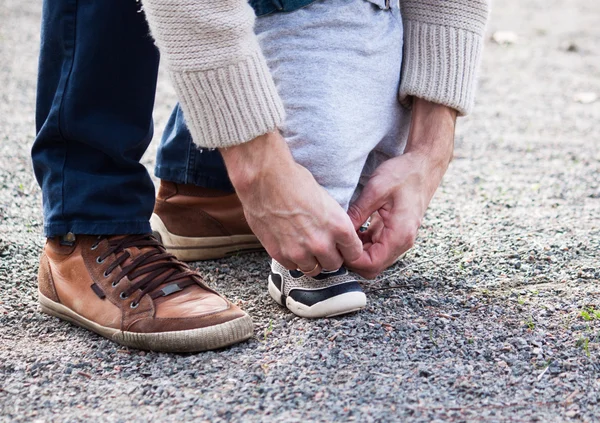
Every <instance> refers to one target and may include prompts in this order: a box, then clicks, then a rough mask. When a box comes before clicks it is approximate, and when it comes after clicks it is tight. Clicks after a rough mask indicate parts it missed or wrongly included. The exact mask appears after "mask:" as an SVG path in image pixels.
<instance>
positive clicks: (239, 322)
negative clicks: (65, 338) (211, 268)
mask: <svg viewBox="0 0 600 423" xmlns="http://www.w3.org/2000/svg"><path fill="white" fill-rule="evenodd" d="M38 298H39V302H40V309H41V311H42V312H44V313H46V314H49V315H51V316H55V317H58V318H60V319H63V320H66V321H68V322H71V323H73V324H75V325H77V326H81V327H83V328H85V329H88V330H91V331H92V332H96V333H97V334H98V335H101V336H103V337H105V338H108V339H110V340H112V341H114V342H117V343H119V344H121V345H125V346H127V347H131V348H137V349H141V350H151V351H161V352H200V351H207V350H214V349H218V348H223V347H227V346H229V345H233V344H237V343H238V342H242V341H245V340H247V339H249V338H251V337H252V335H254V325H253V324H252V319H251V318H250V316H248V315H245V316H243V317H240V318H238V319H235V320H231V321H229V322H225V323H221V324H220V325H215V326H209V327H205V328H198V329H191V330H183V331H173V332H155V333H138V332H127V331H122V330H119V329H114V328H109V327H106V326H101V325H99V324H97V323H95V322H92V321H91V320H88V319H86V318H85V317H83V316H81V315H79V314H77V313H75V312H74V311H73V310H71V309H70V308H68V307H65V306H64V305H62V304H60V303H57V302H55V301H52V300H51V299H49V298H48V297H45V296H44V295H43V294H42V293H41V292H39V291H38Z"/></svg>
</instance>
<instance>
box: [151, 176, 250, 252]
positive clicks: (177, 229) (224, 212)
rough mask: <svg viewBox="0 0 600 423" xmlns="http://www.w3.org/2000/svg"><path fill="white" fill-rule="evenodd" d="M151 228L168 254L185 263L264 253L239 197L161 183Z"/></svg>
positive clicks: (215, 191)
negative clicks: (255, 252)
mask: <svg viewBox="0 0 600 423" xmlns="http://www.w3.org/2000/svg"><path fill="white" fill-rule="evenodd" d="M150 224H151V225H152V230H153V231H154V235H155V236H156V237H157V238H159V239H160V240H161V241H162V242H163V243H164V245H165V247H166V248H167V250H168V251H169V252H170V253H172V254H174V255H175V256H176V257H177V258H178V259H179V260H183V261H195V260H210V259H216V258H222V257H227V256H229V255H232V254H235V253H241V252H250V251H258V250H262V245H261V244H260V241H259V240H258V238H256V236H254V234H253V233H252V230H251V229H250V227H249V226H248V223H247V222H246V219H245V217H244V210H243V208H242V203H240V200H239V198H238V196H237V194H229V193H225V192H222V191H218V190H213V189H208V188H201V187H198V186H195V185H184V184H175V183H173V182H167V181H161V183H160V188H159V190H158V196H157V198H156V205H155V207H154V214H153V215H152V218H151V219H150Z"/></svg>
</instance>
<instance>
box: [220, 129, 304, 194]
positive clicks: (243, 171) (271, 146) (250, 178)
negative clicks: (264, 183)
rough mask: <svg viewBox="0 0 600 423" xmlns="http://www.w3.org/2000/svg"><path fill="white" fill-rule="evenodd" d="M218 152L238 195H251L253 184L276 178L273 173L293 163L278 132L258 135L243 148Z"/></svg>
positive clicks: (242, 145)
mask: <svg viewBox="0 0 600 423" xmlns="http://www.w3.org/2000/svg"><path fill="white" fill-rule="evenodd" d="M219 151H220V152H221V155H222V156H223V161H224V162H225V166H226V167H227V172H228V174H229V178H230V180H231V183H232V184H233V186H234V187H235V188H236V190H237V191H238V193H242V194H243V193H244V192H247V191H252V187H253V186H254V185H255V183H256V182H257V181H260V180H261V179H264V178H268V177H274V176H277V175H273V173H272V172H273V170H276V169H277V168H279V167H280V166H283V168H285V167H286V166H290V165H292V164H294V163H295V161H294V158H293V157H292V154H291V152H290V150H289V148H288V146H287V143H286V142H285V140H284V139H283V137H282V136H281V135H280V134H279V132H278V131H273V132H269V133H267V134H264V135H261V136H259V137H257V138H255V139H253V140H252V141H250V142H247V143H244V144H240V145H236V146H233V147H227V148H221V149H219ZM276 173H277V172H276ZM279 176H281V175H279Z"/></svg>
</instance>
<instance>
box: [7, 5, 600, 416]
mask: <svg viewBox="0 0 600 423" xmlns="http://www.w3.org/2000/svg"><path fill="white" fill-rule="evenodd" d="M39 19H40V4H39V0H38V1H35V2H21V1H18V0H0V22H1V23H0V87H1V88H0V151H1V156H0V157H1V160H0V420H2V421H40V422H42V421H66V420H68V421H90V420H92V421H94V420H106V421H147V420H150V419H154V420H158V421H163V420H183V419H185V420H192V419H195V420H197V421H290V422H291V421H332V420H337V421H361V422H369V421H422V422H431V421H597V420H598V419H599V417H598V416H600V399H599V396H600V313H598V314H594V312H593V310H592V309H594V308H595V309H597V310H600V302H599V300H600V285H599V283H598V282H599V280H600V263H599V261H600V260H599V258H600V176H599V175H600V142H599V138H600V135H599V132H598V122H599V121H600V101H595V102H593V101H592V102H591V103H590V102H589V101H590V100H593V98H587V99H586V95H581V93H595V94H596V95H598V96H600V59H599V58H600V27H599V26H598V22H599V21H600V6H599V5H598V4H597V2H594V1H593V0H581V1H577V2H575V1H568V0H545V1H541V0H535V1H528V2H520V1H518V0H503V1H502V2H501V3H500V2H498V4H497V5H496V8H495V10H494V14H493V19H492V22H491V24H490V28H489V29H490V37H491V35H492V34H493V33H495V32H496V31H498V30H503V31H513V33H514V35H516V36H517V39H516V40H514V39H513V40H512V42H511V43H510V44H508V45H501V44H497V43H494V42H492V41H487V43H486V44H487V45H486V53H485V60H484V71H483V75H482V78H481V83H480V87H481V90H480V93H479V96H478V107H477V110H476V112H475V113H474V114H473V115H472V116H470V117H468V118H465V119H461V121H460V125H459V136H458V139H457V148H456V157H455V159H454V162H453V164H452V165H451V168H450V170H449V172H448V174H447V177H446V179H445V181H444V184H443V186H442V187H441V189H440V190H439V192H438V194H437V195H436V197H435V199H434V201H433V204H432V206H431V209H430V210H429V212H428V214H427V216H426V219H425V221H424V225H423V228H422V230H421V232H420V237H419V240H418V242H417V245H416V246H415V248H414V249H413V250H412V251H411V252H410V253H409V254H407V256H406V257H405V258H404V259H403V260H402V261H401V262H400V263H399V264H398V265H397V266H396V267H394V268H392V269H390V270H389V271H388V272H387V273H386V275H385V276H383V277H382V278H381V279H380V280H378V281H375V282H370V283H368V284H366V285H365V288H366V290H368V292H369V293H368V297H369V304H368V307H367V308H366V310H364V311H363V312H360V313H357V314H355V315H352V316H350V317H345V318H334V319H326V320H320V321H307V320H302V319H299V318H296V317H294V316H292V315H290V314H289V313H287V312H286V311H284V310H282V309H281V308H279V307H278V306H277V305H275V304H274V303H273V301H271V299H270V297H268V294H267V291H266V283H265V276H266V273H267V269H268V263H267V257H266V256H265V255H261V254H254V255H248V256H242V257H234V258H231V259H228V260H219V261H213V262H207V263H198V264H197V265H198V267H199V268H200V271H201V272H202V273H203V274H204V275H205V276H206V279H207V281H208V282H209V283H210V285H212V286H213V287H215V288H217V289H218V290H220V292H223V293H224V294H226V295H227V296H228V297H229V298H231V299H233V300H235V301H236V302H238V303H239V304H241V305H242V306H243V307H244V308H245V309H246V310H247V311H248V312H250V313H251V314H252V316H253V318H254V321H255V323H256V336H255V337H254V338H253V339H252V340H250V341H249V342H246V343H244V344H243V345H238V346H235V347H232V348H229V349H227V350H223V351H217V352H209V353H204V354H196V355H171V354H155V353H144V352H140V351H136V350H129V349H126V348H120V347H118V346H116V345H115V344H112V343H111V342H109V341H107V340H105V339H102V338H100V337H99V336H96V335H94V334H91V333H89V332H86V331H85V330H82V329H79V328H76V327H73V326H71V325H69V324H67V323H63V322H61V321H59V320H57V319H55V318H50V317H48V316H45V315H42V314H40V313H39V311H38V309H37V305H36V272H37V260H38V255H39V253H40V250H41V248H42V245H43V238H42V235H41V227H42V221H41V211H40V203H41V195H40V192H39V189H38V188H37V185H36V184H35V182H34V179H33V177H32V172H31V170H30V168H31V165H30V161H29V148H30V145H31V142H32V141H33V136H34V94H35V73H36V56H37V48H38V46H37V44H38V41H39V40H38V38H39ZM500 35H502V34H500ZM509 35H510V37H509V38H514V37H513V34H509ZM505 38H506V37H505ZM488 39H489V37H488ZM159 90H160V92H159V95H158V99H159V100H158V103H157V106H156V122H157V129H158V132H159V133H158V134H157V139H158V137H159V136H160V129H161V128H162V126H163V125H164V122H165V120H166V117H167V115H168V113H169V110H170V108H171V106H172V105H173V102H174V96H173V92H172V90H171V89H170V88H169V84H168V82H166V80H165V78H164V77H163V78H162V80H161V84H160V88H159ZM587 96H588V97H590V95H589V94H588V95H587ZM592 97H593V96H592ZM577 100H579V101H577ZM155 148H156V146H155V145H153V147H152V149H151V151H149V152H148V155H147V156H146V158H145V163H146V164H147V165H148V166H149V167H151V166H152V163H153V160H154V159H153V156H154V151H155ZM582 312H583V313H582ZM586 313H587V314H586Z"/></svg>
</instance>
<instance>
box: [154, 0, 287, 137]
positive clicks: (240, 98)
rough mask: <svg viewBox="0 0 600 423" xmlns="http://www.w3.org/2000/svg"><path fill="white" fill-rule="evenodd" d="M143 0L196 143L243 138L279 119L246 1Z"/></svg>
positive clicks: (279, 110)
mask: <svg viewBox="0 0 600 423" xmlns="http://www.w3.org/2000/svg"><path fill="white" fill-rule="evenodd" d="M143 3H144V12H145V14H146V18H147V20H148V23H149V26H150V30H151V32H152V35H153V37H154V39H155V40H156V44H157V45H158V47H159V49H160V51H161V55H162V58H163V59H164V60H165V62H166V65H167V68H168V71H169V74H170V76H171V80H172V82H173V85H174V88H175V91H176V93H177V95H178V97H179V100H180V103H181V107H182V109H183V112H184V115H185V119H186V124H187V126H188V128H189V129H190V132H191V133H192V137H193V139H194V141H195V142H196V144H198V145H200V146H201V147H207V148H220V147H228V146H233V145H236V144H241V143H243V142H246V141H250V140H251V139H253V138H255V137H257V136H259V135H262V134H265V133H267V132H270V131H272V130H274V129H275V128H276V127H277V126H278V125H279V124H280V123H281V122H282V121H283V119H284V110H283V104H282V102H281V99H280V98H279V95H278V94H277V89H276V88H275V84H274V82H273V79H272V77H271V74H270V72H269V68H268V67H267V64H266V61H265V59H264V57H263V55H262V52H261V50H260V46H259V44H258V40H257V38H256V36H255V34H254V20H255V15H254V11H253V10H252V8H251V7H250V6H249V5H248V3H247V1H246V0H218V1H215V0H144V2H143Z"/></svg>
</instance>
